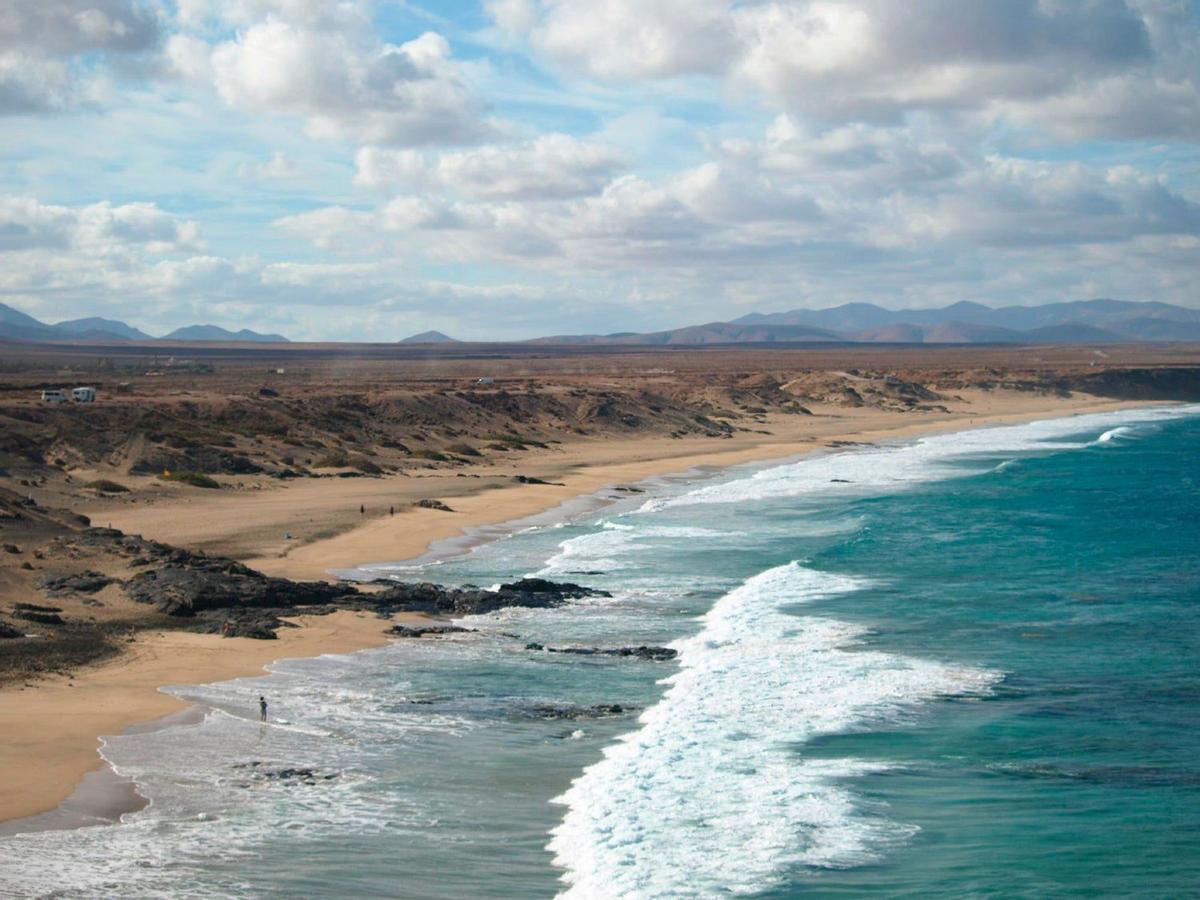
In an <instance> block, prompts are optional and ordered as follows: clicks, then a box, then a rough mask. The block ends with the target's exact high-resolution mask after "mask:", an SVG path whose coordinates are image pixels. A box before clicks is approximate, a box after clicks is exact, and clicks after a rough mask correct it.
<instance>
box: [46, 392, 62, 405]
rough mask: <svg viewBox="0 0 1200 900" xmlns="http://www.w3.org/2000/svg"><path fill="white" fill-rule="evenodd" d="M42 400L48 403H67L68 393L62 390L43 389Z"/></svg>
mask: <svg viewBox="0 0 1200 900" xmlns="http://www.w3.org/2000/svg"><path fill="white" fill-rule="evenodd" d="M42 400H43V401H45V402H46V403H66V402H67V395H66V394H64V393H63V392H62V391H42Z"/></svg>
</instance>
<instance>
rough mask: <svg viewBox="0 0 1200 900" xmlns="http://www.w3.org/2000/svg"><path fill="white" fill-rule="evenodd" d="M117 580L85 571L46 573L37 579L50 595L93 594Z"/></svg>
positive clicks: (99, 573)
mask: <svg viewBox="0 0 1200 900" xmlns="http://www.w3.org/2000/svg"><path fill="white" fill-rule="evenodd" d="M116 581H117V579H116V578H110V577H108V576H107V575H105V574H103V573H102V572H96V571H94V570H90V569H89V570H88V571H86V572H76V573H69V574H65V575H46V576H44V577H43V578H41V579H39V580H38V587H40V588H41V589H42V590H43V591H45V592H46V593H47V594H49V595H50V596H52V597H57V596H61V595H63V594H95V593H97V592H98V591H102V590H104V588H106V587H108V586H109V585H110V584H113V583H115V582H116Z"/></svg>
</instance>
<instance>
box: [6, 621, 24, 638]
mask: <svg viewBox="0 0 1200 900" xmlns="http://www.w3.org/2000/svg"><path fill="white" fill-rule="evenodd" d="M19 637H25V632H23V631H22V630H21V629H20V628H15V627H13V626H12V625H9V624H8V623H7V622H0V640H4V639H9V638H19Z"/></svg>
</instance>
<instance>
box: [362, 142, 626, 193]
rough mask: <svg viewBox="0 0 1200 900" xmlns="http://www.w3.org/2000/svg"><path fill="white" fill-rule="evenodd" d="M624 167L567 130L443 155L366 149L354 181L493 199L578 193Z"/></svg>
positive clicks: (610, 152)
mask: <svg viewBox="0 0 1200 900" xmlns="http://www.w3.org/2000/svg"><path fill="white" fill-rule="evenodd" d="M624 165H625V160H624V158H623V157H622V155H621V154H620V153H619V152H618V151H616V150H615V149H613V148H610V147H606V146H603V145H600V144H593V143H589V142H587V141H583V140H580V139H578V138H574V137H571V136H570V135H565V134H544V135H541V136H540V137H537V138H535V139H533V140H531V141H526V142H524V143H517V144H507V145H504V144H502V145H491V146H486V147H479V148H476V149H471V150H464V151H458V152H451V153H442V154H440V155H438V156H437V157H436V158H434V159H432V160H429V159H426V158H425V157H424V156H423V155H421V154H420V153H417V152H414V151H411V150H388V149H383V148H379V147H363V148H362V149H361V150H359V152H358V155H357V156H356V157H355V166H356V169H357V173H356V175H355V182H356V183H357V184H359V185H362V186H364V187H371V188H394V187H396V186H401V187H407V188H413V187H438V188H442V189H446V190H451V191H455V192H458V193H461V194H463V195H466V196H472V197H481V198H489V199H522V200H535V199H539V198H563V197H578V196H583V195H586V194H592V193H595V192H596V191H598V190H599V189H600V188H602V187H603V186H604V185H605V184H606V183H607V182H608V181H609V180H610V178H611V177H612V176H613V174H615V173H616V172H617V171H619V170H620V169H621V168H623V167H624Z"/></svg>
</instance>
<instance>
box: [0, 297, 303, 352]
mask: <svg viewBox="0 0 1200 900" xmlns="http://www.w3.org/2000/svg"><path fill="white" fill-rule="evenodd" d="M0 338H8V339H9V340H18V341H112V340H117V341H153V340H163V341H255V342H259V343H268V344H286V343H288V339H287V338H285V337H284V336H283V335H281V334H259V333H258V332H257V331H250V330H249V329H248V328H243V329H242V330H241V331H229V330H227V329H225V328H220V327H218V326H216V325H188V326H187V327H185V328H176V329H175V330H174V331H172V332H171V333H170V334H165V335H163V336H162V337H161V338H155V337H154V336H152V335H149V334H146V332H144V331H141V330H139V329H137V328H134V327H133V326H132V325H126V324H125V323H124V322H118V321H116V320H115V319H101V318H98V317H95V316H93V317H91V318H87V319H71V320H69V321H66V322H58V323H56V324H54V325H48V324H46V323H45V322H39V321H38V320H37V319H35V318H34V317H33V316H29V315H26V314H25V313H23V312H21V311H20V310H17V309H13V308H12V307H11V306H6V305H5V304H3V303H0Z"/></svg>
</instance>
